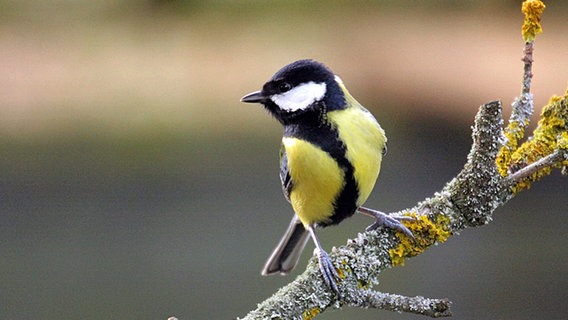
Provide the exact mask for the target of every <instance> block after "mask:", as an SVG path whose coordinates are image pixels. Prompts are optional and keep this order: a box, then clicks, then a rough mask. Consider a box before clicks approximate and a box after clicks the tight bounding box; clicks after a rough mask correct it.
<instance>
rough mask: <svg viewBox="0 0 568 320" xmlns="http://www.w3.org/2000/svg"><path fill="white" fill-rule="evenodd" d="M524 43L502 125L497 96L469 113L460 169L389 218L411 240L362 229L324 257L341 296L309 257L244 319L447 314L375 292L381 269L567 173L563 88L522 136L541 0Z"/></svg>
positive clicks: (532, 7) (444, 303)
mask: <svg viewBox="0 0 568 320" xmlns="http://www.w3.org/2000/svg"><path fill="white" fill-rule="evenodd" d="M522 10H523V12H524V13H525V23H524V24H523V28H522V33H523V39H524V40H525V50H524V58H523V62H524V68H523V70H524V71H523V83H522V88H521V94H520V97H519V98H517V99H516V100H515V102H514V103H513V104H512V107H513V110H512V114H511V117H510V119H509V122H508V125H507V127H505V128H503V122H504V121H503V117H502V106H501V102H500V101H493V102H489V103H487V104H485V105H482V106H481V107H480V109H479V112H478V113H477V115H476V117H475V122H474V127H473V133H472V138H473V144H472V148H471V151H470V153H469V155H468V156H467V161H466V164H465V165H464V168H463V170H462V171H461V172H460V173H459V174H458V175H457V176H456V177H455V178H454V179H452V180H451V181H450V182H448V183H447V184H446V186H444V188H443V189H442V190H441V191H439V192H437V193H435V194H434V195H433V196H432V197H431V198H428V199H426V200H424V201H422V202H421V203H419V204H417V205H416V206H415V207H413V208H410V209H405V210H402V211H399V212H396V213H393V215H396V216H399V217H402V216H405V217H411V218H412V219H404V220H402V222H403V223H404V225H405V226H406V227H407V228H408V229H410V230H411V231H412V233H413V235H414V237H415V239H414V240H413V239H410V238H409V237H407V236H406V235H404V234H402V233H399V232H397V233H394V232H393V231H392V230H385V229H381V230H373V231H369V232H365V233H360V234H358V236H357V237H356V238H354V239H350V240H348V241H347V244H346V245H344V246H341V247H338V248H333V249H332V251H331V253H330V258H331V260H332V262H333V264H334V266H335V267H336V268H337V271H338V273H339V275H340V278H341V281H340V282H339V283H338V287H339V292H340V294H339V295H336V294H335V293H334V292H333V291H331V290H330V289H329V288H328V287H327V286H326V285H325V284H324V282H323V280H322V278H321V274H320V271H319V268H318V265H317V259H315V258H312V259H311V260H310V263H309V264H308V267H307V269H306V271H305V272H304V273H303V274H301V275H300V276H298V277H297V278H296V279H295V280H294V281H293V282H291V283H290V284H288V285H287V286H285V287H283V288H282V289H280V290H279V291H278V292H277V293H275V294H274V295H273V296H272V297H270V298H268V299H267V300H265V301H264V302H262V303H260V304H259V305H258V307H257V309H256V310H253V311H251V312H250V313H249V314H248V315H247V316H246V317H245V318H243V319H311V318H313V317H315V316H316V315H318V314H320V313H321V312H323V311H325V310H326V309H328V308H340V307H341V306H344V305H347V306H356V307H362V308H379V309H383V310H392V311H402V312H411V313H416V314H422V315H427V316H431V317H442V316H449V315H451V312H450V309H449V307H450V302H449V301H448V300H446V299H429V298H424V297H404V296H399V295H396V294H387V293H381V292H377V291H373V290H372V287H373V286H374V285H376V284H378V282H379V279H378V278H379V274H380V272H381V271H383V270H385V269H388V268H391V267H393V266H397V265H402V264H404V261H405V259H407V258H410V257H413V256H416V255H419V254H420V253H422V252H424V251H425V250H426V249H428V248H429V247H431V246H432V245H434V244H437V243H442V242H444V241H446V239H447V238H448V237H450V236H451V235H454V234H457V233H458V232H459V231H460V230H462V229H465V228H468V227H476V226H480V225H484V224H486V223H488V222H490V221H491V219H492V214H493V212H494V211H495V209H496V208H498V207H500V206H503V205H504V204H506V203H507V202H508V201H509V200H510V199H511V198H513V197H514V196H516V195H517V194H518V193H519V192H520V191H522V190H525V189H527V188H529V187H530V184H531V183H532V182H535V181H537V180H539V179H541V178H543V177H544V176H546V175H547V174H549V173H550V172H551V171H552V170H553V169H556V168H558V169H562V171H563V172H566V171H568V169H567V168H568V91H567V92H566V94H565V95H564V96H562V97H556V96H555V97H553V98H552V99H551V100H550V102H549V104H548V105H547V106H545V107H544V109H543V111H542V114H541V118H540V120H539V123H538V126H537V127H536V129H535V130H534V131H533V132H532V134H531V135H530V136H529V137H528V138H527V139H526V140H525V141H523V138H524V137H525V136H526V134H525V133H526V132H525V131H526V129H527V127H528V124H529V120H530V118H531V116H532V113H533V97H532V94H531V92H530V89H531V79H532V76H533V74H532V63H533V59H532V56H533V50H534V39H535V37H536V35H537V34H538V33H540V32H541V31H542V29H541V26H540V16H541V14H542V11H543V10H544V4H543V3H542V1H539V0H526V1H525V2H524V3H523V9H522Z"/></svg>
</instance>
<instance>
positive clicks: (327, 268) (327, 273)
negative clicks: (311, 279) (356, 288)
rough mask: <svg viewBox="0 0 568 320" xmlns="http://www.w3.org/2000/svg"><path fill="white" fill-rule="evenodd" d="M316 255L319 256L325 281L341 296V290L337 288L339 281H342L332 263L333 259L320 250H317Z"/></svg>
mask: <svg viewBox="0 0 568 320" xmlns="http://www.w3.org/2000/svg"><path fill="white" fill-rule="evenodd" d="M315 251H316V252H315V254H317V256H318V262H319V266H320V270H321V274H322V276H323V281H324V282H325V284H326V285H327V286H328V287H329V288H331V289H332V290H333V291H334V292H335V293H337V294H339V288H338V287H337V282H336V279H337V280H340V278H339V273H337V270H336V269H335V267H334V266H333V263H331V259H330V258H329V255H328V254H327V252H325V251H323V250H319V249H317V248H316V249H315Z"/></svg>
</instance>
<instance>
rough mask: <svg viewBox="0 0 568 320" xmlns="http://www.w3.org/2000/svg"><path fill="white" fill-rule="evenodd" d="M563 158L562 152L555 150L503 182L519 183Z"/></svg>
mask: <svg viewBox="0 0 568 320" xmlns="http://www.w3.org/2000/svg"><path fill="white" fill-rule="evenodd" d="M564 157H565V155H564V152H562V151H561V150H556V151H554V152H553V153H551V154H549V155H548V156H546V157H544V158H541V159H539V160H537V161H535V162H533V163H531V164H529V165H527V166H526V167H524V168H522V169H520V170H518V171H516V172H514V173H512V174H510V175H509V176H508V177H507V178H506V179H505V182H507V183H509V182H519V181H521V180H523V179H525V178H526V177H529V176H531V175H532V174H534V173H536V172H537V171H539V170H541V169H544V168H546V167H550V166H553V165H555V164H556V163H558V162H560V161H562V159H563V158H564Z"/></svg>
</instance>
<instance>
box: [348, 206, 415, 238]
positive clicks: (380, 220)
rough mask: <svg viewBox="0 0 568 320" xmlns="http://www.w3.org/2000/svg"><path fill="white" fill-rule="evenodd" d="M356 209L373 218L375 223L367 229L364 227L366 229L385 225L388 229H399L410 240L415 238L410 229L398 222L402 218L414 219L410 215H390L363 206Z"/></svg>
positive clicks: (368, 229)
mask: <svg viewBox="0 0 568 320" xmlns="http://www.w3.org/2000/svg"><path fill="white" fill-rule="evenodd" d="M357 210H358V211H359V212H360V213H362V214H364V215H368V216H371V217H374V218H375V223H373V224H372V225H370V226H368V227H367V229H365V230H366V231H370V230H375V229H377V228H379V227H386V228H390V229H393V230H397V231H400V232H402V233H404V234H405V235H406V236H408V237H409V238H411V239H412V240H415V238H414V235H413V234H412V231H410V229H408V228H407V227H406V226H405V225H404V224H402V223H401V222H400V221H402V220H414V219H413V218H411V217H391V216H389V215H387V214H386V213H384V212H381V211H377V210H373V209H369V208H365V207H359V209H357Z"/></svg>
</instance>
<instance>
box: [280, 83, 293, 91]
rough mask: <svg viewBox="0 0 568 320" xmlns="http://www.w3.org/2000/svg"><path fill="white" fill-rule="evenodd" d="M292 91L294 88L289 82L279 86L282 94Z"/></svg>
mask: <svg viewBox="0 0 568 320" xmlns="http://www.w3.org/2000/svg"><path fill="white" fill-rule="evenodd" d="M290 89H292V86H291V85H290V84H289V83H288V82H281V83H280V84H278V91H280V93H284V92H286V91H290Z"/></svg>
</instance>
